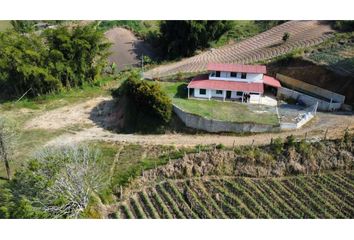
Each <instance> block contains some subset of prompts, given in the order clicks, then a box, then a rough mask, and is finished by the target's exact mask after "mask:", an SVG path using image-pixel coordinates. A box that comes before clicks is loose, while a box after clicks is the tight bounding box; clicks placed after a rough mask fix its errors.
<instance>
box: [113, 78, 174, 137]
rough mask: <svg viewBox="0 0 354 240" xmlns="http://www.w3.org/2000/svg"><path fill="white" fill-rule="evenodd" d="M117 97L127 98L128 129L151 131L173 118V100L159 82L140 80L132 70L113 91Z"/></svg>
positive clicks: (126, 123)
mask: <svg viewBox="0 0 354 240" xmlns="http://www.w3.org/2000/svg"><path fill="white" fill-rule="evenodd" d="M112 95H113V97H115V98H120V99H123V98H126V105H125V115H126V119H125V125H126V126H125V127H126V130H128V131H132V130H139V131H151V130H157V129H158V128H160V127H161V126H165V125H166V124H167V123H168V122H169V121H170V120H171V114H172V102H171V100H170V98H169V97H168V96H167V95H166V93H165V92H164V91H162V89H161V87H160V85H159V84H156V83H152V82H148V81H144V80H140V79H139V75H138V73H137V72H132V73H131V74H130V76H129V77H128V78H127V80H125V81H124V82H123V84H122V85H121V86H120V87H119V88H118V89H116V90H114V91H113V92H112Z"/></svg>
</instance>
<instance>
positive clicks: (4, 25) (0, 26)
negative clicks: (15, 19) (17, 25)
mask: <svg viewBox="0 0 354 240" xmlns="http://www.w3.org/2000/svg"><path fill="white" fill-rule="evenodd" d="M9 28H12V26H11V24H10V21H7V20H0V32H3V31H5V30H6V29H9Z"/></svg>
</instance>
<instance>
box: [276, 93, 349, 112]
mask: <svg viewBox="0 0 354 240" xmlns="http://www.w3.org/2000/svg"><path fill="white" fill-rule="evenodd" d="M278 97H285V98H293V99H295V100H297V101H302V102H303V103H305V104H306V105H307V106H311V105H315V104H316V102H318V109H319V110H321V111H332V110H338V109H340V108H341V105H342V104H341V103H334V102H332V103H331V102H327V101H325V100H322V99H318V98H315V97H312V96H309V95H306V94H304V93H301V92H298V91H295V90H291V89H288V88H285V87H281V88H278Z"/></svg>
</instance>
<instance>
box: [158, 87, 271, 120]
mask: <svg viewBox="0 0 354 240" xmlns="http://www.w3.org/2000/svg"><path fill="white" fill-rule="evenodd" d="M161 86H162V88H163V89H164V90H165V91H166V92H167V94H168V95H169V96H170V97H171V98H172V102H173V104H175V105H177V106H178V107H180V108H182V109H183V110H185V111H187V112H190V113H194V114H196V115H199V116H203V117H205V118H208V119H216V120H222V121H232V122H238V123H243V122H244V123H260V124H269V125H276V124H278V119H277V115H276V113H275V111H274V109H273V111H269V112H268V111H264V110H265V107H264V106H258V105H249V104H242V103H238V102H222V101H218V100H199V99H198V100H197V99H187V98H186V94H187V89H186V84H185V83H171V82H162V83H161Z"/></svg>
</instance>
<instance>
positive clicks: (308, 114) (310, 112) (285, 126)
mask: <svg viewBox="0 0 354 240" xmlns="http://www.w3.org/2000/svg"><path fill="white" fill-rule="evenodd" d="M317 108H318V102H317V103H315V104H314V105H312V106H309V107H307V108H305V109H304V110H303V112H304V113H299V114H298V116H296V117H295V118H294V119H293V120H294V122H280V129H281V130H292V129H299V128H301V127H302V126H303V125H305V124H306V123H307V122H309V121H310V120H311V119H312V118H314V117H315V115H316V113H317Z"/></svg>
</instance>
